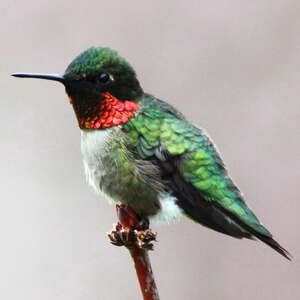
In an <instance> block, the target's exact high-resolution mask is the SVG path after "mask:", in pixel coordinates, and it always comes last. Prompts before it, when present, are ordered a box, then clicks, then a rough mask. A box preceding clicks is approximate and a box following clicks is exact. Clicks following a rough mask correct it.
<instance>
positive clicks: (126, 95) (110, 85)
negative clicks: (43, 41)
mask: <svg viewBox="0 0 300 300" xmlns="http://www.w3.org/2000/svg"><path fill="white" fill-rule="evenodd" d="M13 76H15V77H26V78H40V79H47V80H54V81H58V82H61V83H63V84H64V86H65V88H66V92H67V94H68V96H69V99H70V103H71V104H72V105H73V107H74V110H75V113H76V116H77V119H78V122H79V126H80V128H83V129H101V128H107V127H111V126H116V125H120V124H124V123H126V122H127V121H128V120H130V118H132V117H133V116H134V115H135V111H136V110H137V109H138V101H139V99H140V98H141V96H142V95H143V90H142V88H141V86H140V84H139V81H138V80H137V77H136V73H135V71H134V69H133V68H132V67H131V66H130V64H129V63H128V62H127V61H126V60H125V59H124V58H122V57H120V56H119V55H118V53H117V52H115V51H113V50H111V49H109V48H90V49H88V50H86V51H84V52H83V53H81V54H80V55H79V56H78V57H76V58H75V59H74V60H73V61H72V62H71V63H70V65H69V66H68V67H67V69H66V71H65V73H64V75H62V76H61V75H49V74H30V73H25V74H24V73H16V74H13Z"/></svg>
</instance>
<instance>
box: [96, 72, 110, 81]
mask: <svg viewBox="0 0 300 300" xmlns="http://www.w3.org/2000/svg"><path fill="white" fill-rule="evenodd" d="M109 80H110V76H109V74H107V73H101V74H100V75H99V81H100V82H101V83H107V82H108V81H109Z"/></svg>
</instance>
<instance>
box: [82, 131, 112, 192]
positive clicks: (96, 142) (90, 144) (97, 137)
mask: <svg viewBox="0 0 300 300" xmlns="http://www.w3.org/2000/svg"><path fill="white" fill-rule="evenodd" d="M110 133H111V129H104V130H81V152H82V156H83V165H84V170H85V175H86V179H87V182H88V184H89V185H90V186H91V187H92V188H93V189H94V190H95V192H96V193H97V194H101V190H100V181H101V177H102V176H103V175H104V173H103V172H104V170H103V165H102V157H103V154H104V152H105V148H106V145H107V139H108V137H109V135H110Z"/></svg>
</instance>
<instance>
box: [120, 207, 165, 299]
mask: <svg viewBox="0 0 300 300" xmlns="http://www.w3.org/2000/svg"><path fill="white" fill-rule="evenodd" d="M116 210H117V215H118V219H119V225H118V226H119V228H118V226H117V230H122V229H125V230H128V229H129V230H141V228H140V224H141V218H140V217H139V216H138V215H137V213H136V212H135V211H134V210H133V209H131V208H130V207H129V206H127V205H117V206H116ZM143 229H144V230H145V229H148V228H143ZM125 246H126V248H127V249H128V250H129V252H130V254H131V257H132V259H133V261H134V265H135V270H136V274H137V277H138V280H139V283H140V288H141V292H142V294H143V297H144V300H159V295H158V290H157V287H156V283H155V280H154V275H153V272H152V267H151V263H150V259H149V254H148V250H147V249H143V248H141V247H140V246H139V245H138V244H137V243H129V244H125Z"/></svg>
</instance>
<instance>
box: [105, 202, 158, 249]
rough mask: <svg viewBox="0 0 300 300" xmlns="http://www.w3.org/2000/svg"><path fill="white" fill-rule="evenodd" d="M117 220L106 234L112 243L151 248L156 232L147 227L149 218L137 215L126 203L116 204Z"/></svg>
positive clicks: (128, 246)
mask: <svg viewBox="0 0 300 300" xmlns="http://www.w3.org/2000/svg"><path fill="white" fill-rule="evenodd" d="M116 209H117V215H118V219H119V222H118V223H117V225H116V226H115V228H114V229H113V230H112V232H111V233H109V234H108V238H109V240H110V242H111V243H112V244H113V245H116V246H125V247H127V248H130V247H137V248H139V249H147V250H153V244H152V242H153V241H156V233H154V232H152V231H151V229H149V220H148V219H146V218H143V217H141V216H139V215H138V214H137V213H136V212H135V211H134V210H133V209H132V208H131V207H129V206H128V205H124V204H120V205H117V206H116Z"/></svg>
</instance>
